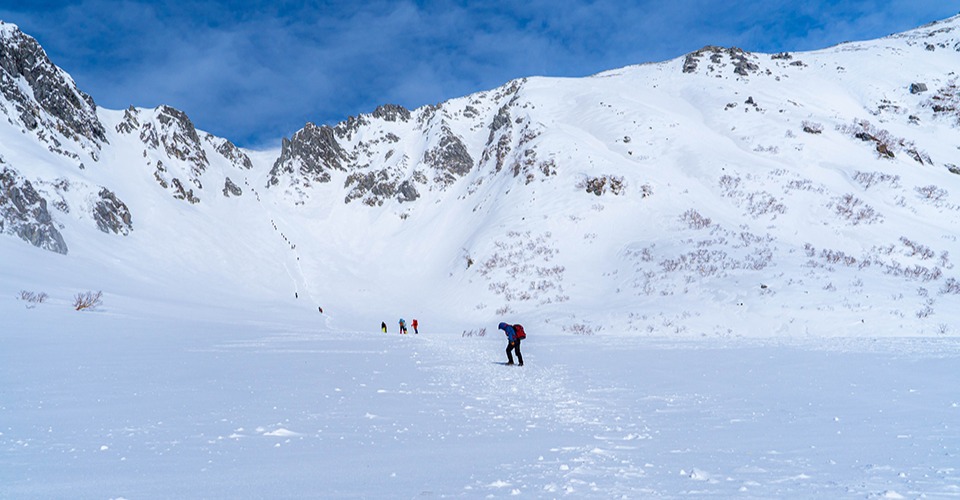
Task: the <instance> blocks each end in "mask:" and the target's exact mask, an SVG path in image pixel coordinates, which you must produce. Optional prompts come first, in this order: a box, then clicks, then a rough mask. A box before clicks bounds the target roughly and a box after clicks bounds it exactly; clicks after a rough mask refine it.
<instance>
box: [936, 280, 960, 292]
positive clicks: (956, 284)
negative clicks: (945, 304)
mask: <svg viewBox="0 0 960 500" xmlns="http://www.w3.org/2000/svg"><path fill="white" fill-rule="evenodd" d="M948 293H949V294H951V295H960V281H957V279H956V278H947V281H946V282H945V283H944V284H943V287H941V288H940V294H941V295H946V294H948Z"/></svg>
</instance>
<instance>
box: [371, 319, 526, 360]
mask: <svg viewBox="0 0 960 500" xmlns="http://www.w3.org/2000/svg"><path fill="white" fill-rule="evenodd" d="M410 326H412V327H413V333H415V334H417V333H420V323H419V322H417V320H416V319H414V320H413V321H411V322H410ZM497 328H498V329H500V330H503V333H505V334H506V335H507V363H506V364H508V365H512V364H514V362H513V355H514V354H516V355H517V363H516V364H517V365H519V366H523V355H522V354H520V342H521V341H522V340H523V339H525V338H527V334H526V332H524V330H523V326H522V325H519V324H517V325H511V324H509V323H503V322H501V323H500V325H498V326H497ZM380 331H382V332H383V333H387V323H386V322H384V321H381V322H380ZM400 334H402V335H406V334H407V322H406V321H405V320H404V319H403V318H400Z"/></svg>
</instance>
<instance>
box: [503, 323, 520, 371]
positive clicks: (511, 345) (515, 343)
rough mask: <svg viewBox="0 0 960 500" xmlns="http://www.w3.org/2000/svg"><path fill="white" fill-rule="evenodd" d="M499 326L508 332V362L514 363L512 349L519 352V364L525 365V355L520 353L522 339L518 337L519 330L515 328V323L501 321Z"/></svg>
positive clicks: (509, 363)
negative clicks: (509, 323)
mask: <svg viewBox="0 0 960 500" xmlns="http://www.w3.org/2000/svg"><path fill="white" fill-rule="evenodd" d="M498 328H500V329H501V330H503V331H504V333H506V334H507V364H508V365H512V364H513V354H511V351H513V352H516V353H517V364H518V365H520V366H523V355H521V354H520V339H518V338H517V331H516V330H514V329H513V325H508V324H506V323H500V326H499V327H498Z"/></svg>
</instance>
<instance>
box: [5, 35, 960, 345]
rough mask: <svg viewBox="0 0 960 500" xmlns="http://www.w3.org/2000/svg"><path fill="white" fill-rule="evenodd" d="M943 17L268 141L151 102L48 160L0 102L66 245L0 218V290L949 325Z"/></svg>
mask: <svg viewBox="0 0 960 500" xmlns="http://www.w3.org/2000/svg"><path fill="white" fill-rule="evenodd" d="M958 26H960V18H951V19H948V20H945V21H942V22H940V23H935V24H933V25H930V26H925V27H922V28H919V29H917V30H914V31H911V32H907V33H904V34H900V35H895V36H891V37H888V38H884V39H880V40H874V41H867V42H857V43H849V44H843V45H840V46H837V47H832V48H828V49H824V50H821V51H816V52H809V53H792V54H787V53H784V54H772V55H771V54H752V53H747V52H743V51H740V50H739V49H723V48H719V47H706V48H704V49H702V50H700V51H697V52H695V53H692V54H688V55H687V56H685V57H681V58H678V59H675V60H672V61H667V62H664V63H657V64H646V65H640V66H632V67H627V68H622V69H619V70H613V71H609V72H605V73H601V74H598V75H595V76H592V77H589V78H578V79H558V78H539V77H538V78H528V79H521V80H516V81H512V82H509V83H507V84H506V85H504V86H503V87H500V88H497V89H493V90H490V91H485V92H480V93H477V94H474V95H471V96H466V97H462V98H458V99H453V100H450V101H447V102H444V103H441V104H438V105H434V106H426V107H423V108H418V109H416V110H406V109H404V108H402V107H399V106H381V107H380V108H378V109H377V110H375V111H374V112H373V113H371V114H364V115H358V116H357V117H353V118H351V119H349V120H347V121H346V122H343V123H341V124H338V125H336V126H316V125H313V124H308V126H307V127H305V128H304V129H303V130H301V131H298V132H297V133H296V134H294V135H293V136H292V137H291V138H290V139H287V140H284V143H283V147H282V148H281V150H280V151H266V152H250V151H242V150H240V149H238V148H236V147H234V146H233V145H232V144H230V143H229V141H227V140H225V139H222V138H215V137H213V136H210V135H208V134H205V133H203V132H202V131H198V130H196V129H195V128H194V127H193V125H192V123H190V121H189V118H188V117H187V116H186V114H184V113H183V112H181V111H178V110H175V109H173V108H169V107H166V106H161V107H159V108H157V109H153V110H147V109H138V108H133V107H132V108H130V109H128V110H126V111H111V110H103V109H99V110H97V111H96V114H95V116H96V118H97V121H96V124H94V125H91V129H95V130H99V129H98V128H97V127H96V125H97V124H99V126H100V127H102V130H103V133H102V134H101V136H102V137H101V136H96V135H95V136H94V139H96V142H91V141H92V139H90V138H88V137H86V136H83V135H80V134H73V135H72V136H69V137H68V135H70V134H66V135H64V136H63V137H60V138H58V139H57V140H58V142H59V143H60V144H62V145H63V144H66V145H71V144H73V145H75V147H74V146H71V149H70V151H73V153H71V154H66V155H65V154H58V153H57V152H56V151H54V150H53V149H54V148H51V147H50V141H46V142H45V141H44V140H41V139H40V137H41V136H42V135H43V136H45V137H49V136H50V134H53V135H55V134H56V133H59V132H56V130H65V129H64V127H59V128H58V127H53V128H54V129H55V130H54V131H53V132H49V131H47V132H45V130H46V129H44V128H43V127H39V128H37V129H36V130H33V131H31V130H28V129H27V127H26V126H25V123H24V121H23V120H24V118H23V117H22V116H20V115H18V114H17V113H15V112H13V111H11V109H13V108H15V106H13V105H8V106H5V108H4V109H6V110H7V115H8V118H9V120H8V123H7V124H6V125H3V126H0V134H2V140H3V145H4V146H3V151H2V155H3V161H4V164H3V165H2V166H0V167H2V168H6V169H8V170H10V171H12V172H14V174H15V175H11V176H10V177H11V178H14V179H16V180H15V182H16V183H19V184H10V183H9V182H8V184H9V185H11V186H13V185H16V186H20V188H19V189H20V190H21V191H27V189H26V188H25V185H24V182H29V183H30V184H31V186H32V187H33V188H34V190H35V191H36V192H37V193H38V194H39V195H40V196H41V197H42V198H43V199H44V201H45V203H46V205H47V212H48V213H49V214H50V215H49V219H51V222H50V223H48V224H47V225H43V224H37V225H35V226H30V227H31V228H34V227H36V228H37V229H31V231H33V232H30V234H34V233H37V232H38V231H39V232H43V231H47V232H50V231H51V230H52V229H54V228H59V232H60V233H61V234H62V239H63V241H64V245H65V247H66V248H67V249H68V251H67V252H66V254H65V255H54V254H52V253H50V252H40V251H39V250H38V251H37V252H38V255H34V254H32V253H31V252H24V251H23V249H21V248H20V247H21V246H23V245H24V242H23V241H21V240H29V239H30V238H27V237H24V236H23V235H22V234H21V235H20V237H19V238H17V237H16V236H17V235H18V232H17V231H15V230H13V228H14V224H12V223H11V222H8V223H7V224H6V227H5V228H4V230H3V231H2V232H4V233H7V234H10V235H12V236H14V237H12V238H10V237H5V238H0V245H2V247H0V248H2V249H3V253H4V255H11V256H13V255H18V256H19V255H29V256H28V257H23V259H26V260H18V259H20V257H17V259H13V258H10V259H4V267H3V268H2V270H0V272H2V273H3V274H4V275H5V276H10V277H11V279H9V280H5V282H4V283H5V288H4V290H3V292H4V293H6V294H16V293H18V292H19V291H20V290H22V289H28V290H34V289H35V290H37V291H39V290H41V289H43V288H48V287H57V288H58V289H63V290H67V289H78V290H79V289H103V290H104V291H105V292H106V293H107V294H108V295H109V294H114V295H122V296H130V295H134V296H143V297H145V298H146V297H149V298H151V299H160V298H164V297H165V298H168V299H169V300H170V301H172V302H181V303H185V304H191V303H196V304H208V305H211V306H218V307H224V308H226V309H228V310H229V309H230V308H231V307H237V308H246V307H259V306H260V305H261V304H267V303H285V304H286V305H287V306H289V307H290V310H291V311H299V312H307V311H313V312H315V313H316V314H317V315H319V312H318V311H317V308H318V307H323V308H324V312H325V313H326V315H325V316H323V317H322V318H321V317H320V316H318V318H317V320H318V321H320V319H323V320H324V321H325V320H327V319H329V320H332V321H333V323H332V324H333V325H336V327H338V328H348V329H366V328H371V325H374V326H373V327H374V328H375V326H376V325H377V324H378V323H379V321H380V319H381V318H380V316H385V317H388V318H398V317H401V316H412V317H418V318H421V321H427V322H428V323H430V324H432V325H434V326H438V327H441V328H443V329H445V330H450V331H461V330H465V329H470V328H474V327H476V326H478V325H490V324H496V322H497V321H498V320H499V319H500V318H502V317H505V316H509V317H517V318H524V320H525V321H526V322H528V323H531V324H533V325H535V326H536V327H541V328H543V329H547V330H550V331H558V332H559V331H565V332H572V333H582V334H590V333H598V332H643V333H656V334H670V335H694V336H699V335H711V336H712V335H719V336H730V335H734V336H735V335H784V334H788V335H807V334H814V335H834V334H839V335H905V334H908V335H941V334H946V333H952V328H951V326H950V325H952V324H956V319H957V318H956V317H955V315H956V314H957V313H956V311H957V307H955V306H956V305H957V294H958V293H960V285H958V282H957V281H956V273H955V272H954V264H953V260H952V256H953V255H957V254H958V253H960V249H958V248H957V241H956V237H955V233H956V231H955V228H956V227H957V222H958V219H957V217H958V209H957V207H958V205H960V204H958V202H957V198H956V197H957V189H956V187H955V184H956V183H957V180H958V179H960V178H958V177H956V175H955V174H954V173H952V172H951V170H954V171H957V167H956V165H957V164H958V163H960V158H958V156H960V151H958V147H960V143H958V141H957V137H958V135H957V126H958V124H960V123H958V115H957V107H956V105H957V100H958V97H957V93H956V75H955V73H954V71H955V68H956V67H958V66H960V64H958V63H960V51H958V44H960V28H958ZM4 33H6V35H5V40H7V39H10V38H11V37H14V35H16V37H17V39H20V38H22V37H23V36H24V35H22V34H19V30H17V29H16V28H15V27H13V26H12V25H10V24H5V25H4ZM31 40H32V39H31ZM36 50H39V51H40V52H41V53H42V49H39V46H37V48H36V49H34V52H36ZM18 57H19V56H18ZM44 57H45V56H44ZM57 70H59V69H57ZM5 71H7V72H8V73H9V74H10V76H9V78H10V79H11V81H17V82H19V83H17V85H19V86H20V87H21V88H22V89H23V90H24V92H22V94H23V95H28V94H29V93H30V92H28V91H29V90H31V89H33V88H34V87H36V86H35V85H34V86H33V87H31V85H30V81H29V80H30V79H29V78H28V77H27V76H29V75H27V73H28V72H27V71H23V72H22V73H21V74H19V75H17V74H13V73H15V72H13V73H10V71H9V70H5ZM51 71H53V70H51ZM5 74H7V73H5ZM25 75H27V76H25ZM64 75H65V73H64ZM913 84H923V85H924V86H925V88H926V90H921V87H916V86H915V87H913V88H912V85H913ZM61 86H62V87H63V91H62V94H63V95H74V94H76V95H80V94H81V93H80V91H79V90H77V89H75V86H74V85H73V82H72V80H70V79H69V77H68V76H65V77H64V78H63V83H62V85H61ZM912 90H913V91H912ZM914 91H915V92H914ZM8 102H9V98H8ZM84 102H86V101H84ZM89 106H95V105H94V104H93V103H92V99H91V100H89ZM40 108H42V106H41V107H40ZM41 114H42V113H41ZM84 116H86V117H87V118H88V121H89V118H90V117H89V114H87V115H84ZM47 121H48V122H51V123H53V122H54V121H55V120H54V118H50V119H49V120H47ZM41 122H42V120H41ZM44 134H47V135H44ZM91 144H93V145H92V146H91ZM61 149H64V148H63V147H61ZM78 158H79V159H81V160H82V162H80V161H79V160H78ZM81 164H82V165H81ZM228 179H229V181H228ZM5 189H7V190H8V192H9V191H11V190H12V188H5ZM104 189H105V190H106V192H104ZM13 205H15V204H9V203H8V206H13ZM2 206H3V205H0V207H2ZM37 206H39V202H38V204H37ZM35 212H37V213H39V212H40V210H39V208H38V209H36V210H35ZM98 212H99V213H100V214H101V216H100V217H99V218H98V216H97V213H98ZM6 213H8V214H10V213H12V212H11V210H9V209H8V210H7V211H6ZM31 213H33V212H31ZM25 214H26V213H25V212H22V211H21V212H19V215H18V216H17V217H19V219H16V220H19V221H20V224H21V226H23V225H24V224H26V223H25V222H23V220H25V219H29V217H31V216H30V215H25ZM33 217H35V218H40V219H43V218H44V216H42V214H41V215H40V216H38V215H33ZM7 218H8V219H9V220H14V217H13V216H10V215H8V216H7ZM104 226H105V228H104ZM24 232H28V231H24V230H21V231H20V233H24ZM46 245H47V246H48V247H49V246H56V245H54V244H53V243H47V244H46ZM41 246H42V245H41ZM14 249H16V250H14ZM37 268H43V269H49V271H50V272H45V273H33V275H40V276H43V279H44V280H45V281H39V278H38V281H37V282H35V283H34V282H32V280H33V278H31V275H32V274H31V273H30V272H28V271H25V270H24V269H37ZM14 278H16V279H14ZM48 293H49V292H48ZM393 321H395V320H393ZM393 321H391V323H392V322H393Z"/></svg>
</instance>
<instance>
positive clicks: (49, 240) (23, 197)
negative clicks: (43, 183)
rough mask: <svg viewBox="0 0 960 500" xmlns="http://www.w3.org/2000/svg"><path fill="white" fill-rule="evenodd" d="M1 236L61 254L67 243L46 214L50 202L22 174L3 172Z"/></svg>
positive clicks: (47, 213)
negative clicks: (15, 238) (11, 237)
mask: <svg viewBox="0 0 960 500" xmlns="http://www.w3.org/2000/svg"><path fill="white" fill-rule="evenodd" d="M0 233H7V234H13V235H16V236H18V237H20V239H22V240H24V241H26V242H28V243H30V244H31V245H33V246H35V247H39V248H43V249H45V250H50V251H51V252H56V253H59V254H64V255H65V254H66V253H67V244H66V243H65V242H64V241H63V236H62V235H61V234H60V231H59V230H58V229H57V226H56V224H54V221H53V218H52V217H51V216H50V212H49V211H47V200H46V199H44V198H43V197H42V196H40V194H39V193H37V191H36V190H35V189H34V188H33V185H31V184H30V181H28V180H26V179H24V178H23V177H21V176H20V174H19V173H18V172H17V171H15V170H13V169H10V168H7V167H3V168H2V169H0Z"/></svg>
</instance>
